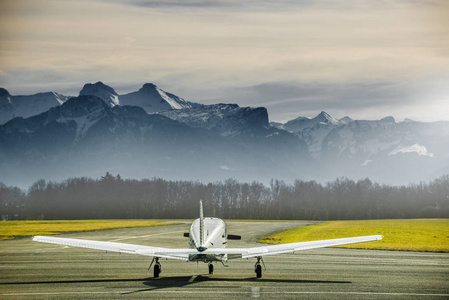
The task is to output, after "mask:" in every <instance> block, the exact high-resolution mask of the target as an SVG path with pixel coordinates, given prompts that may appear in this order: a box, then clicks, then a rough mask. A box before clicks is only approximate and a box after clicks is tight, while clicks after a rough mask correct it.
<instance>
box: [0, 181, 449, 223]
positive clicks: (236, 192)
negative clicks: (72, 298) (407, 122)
mask: <svg viewBox="0 0 449 300" xmlns="http://www.w3.org/2000/svg"><path fill="white" fill-rule="evenodd" d="M200 199H201V200H203V206H204V213H205V215H206V216H212V217H219V218H224V219H254V220H259V219H260V220H353V219H394V218H435V217H442V218H448V217H449V176H447V175H446V176H443V177H441V178H439V179H436V180H433V181H431V182H429V183H419V184H411V185H408V186H389V185H380V184H377V183H373V182H372V181H371V180H369V179H363V180H358V181H354V180H351V179H347V178H337V179H336V180H334V181H332V182H328V183H326V184H321V183H318V182H316V181H302V180H295V181H294V182H293V183H286V182H284V181H281V180H276V179H273V180H271V182H270V184H269V185H264V184H263V183H260V182H252V183H243V182H239V181H237V180H234V179H227V180H225V181H221V182H215V183H207V184H206V183H201V182H197V181H170V180H164V179H160V178H154V179H143V180H135V179H122V178H121V177H120V175H117V176H113V175H111V174H110V173H106V175H105V176H102V177H101V178H99V179H92V178H87V177H81V178H70V179H67V180H64V181H62V182H47V181H45V180H43V179H41V180H38V181H37V182H35V183H34V184H33V185H32V186H31V187H30V188H29V189H28V191H23V190H21V189H19V188H17V187H9V186H6V185H4V184H2V183H0V214H1V217H2V219H3V220H57V219H68V220H71V219H178V218H189V219H191V218H197V217H198V215H199V210H198V208H199V200H200Z"/></svg>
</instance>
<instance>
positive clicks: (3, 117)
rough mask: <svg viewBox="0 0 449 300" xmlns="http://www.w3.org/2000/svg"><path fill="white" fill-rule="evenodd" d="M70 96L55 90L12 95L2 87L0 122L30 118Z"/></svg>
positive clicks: (0, 94) (0, 93) (0, 92)
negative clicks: (17, 118) (16, 118)
mask: <svg viewBox="0 0 449 300" xmlns="http://www.w3.org/2000/svg"><path fill="white" fill-rule="evenodd" d="M68 98H70V97H68V96H64V95H61V94H58V93H55V92H46V93H38V94H34V95H27V96H12V95H10V94H9V92H8V91H7V90H6V89H3V88H0V124H4V123H6V122H7V121H9V120H11V119H12V118H15V117H23V118H28V117H31V116H34V115H37V114H40V113H42V112H44V111H47V110H49V109H50V108H52V107H55V106H59V105H61V104H62V103H64V102H65V101H66V100H67V99H68Z"/></svg>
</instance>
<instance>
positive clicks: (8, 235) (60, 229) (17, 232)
mask: <svg viewBox="0 0 449 300" xmlns="http://www.w3.org/2000/svg"><path fill="white" fill-rule="evenodd" d="M173 224H178V223H175V222H172V223H168V222H166V221H158V220H76V221H3V222H0V240H8V239H14V238H22V237H27V236H34V235H50V234H61V233H68V232H81V231H92V230H102V229H115V228H129V227H151V226H160V225H173Z"/></svg>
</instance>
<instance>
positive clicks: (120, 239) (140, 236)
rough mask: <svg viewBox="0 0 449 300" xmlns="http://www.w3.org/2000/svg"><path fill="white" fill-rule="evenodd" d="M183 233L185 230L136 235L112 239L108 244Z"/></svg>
mask: <svg viewBox="0 0 449 300" xmlns="http://www.w3.org/2000/svg"><path fill="white" fill-rule="evenodd" d="M184 231H185V230H180V231H171V232H161V233H154V234H147V235H136V236H130V237H126V238H119V239H113V240H110V242H117V241H123V240H129V239H136V238H144V237H150V236H156V235H166V234H169V233H180V232H184Z"/></svg>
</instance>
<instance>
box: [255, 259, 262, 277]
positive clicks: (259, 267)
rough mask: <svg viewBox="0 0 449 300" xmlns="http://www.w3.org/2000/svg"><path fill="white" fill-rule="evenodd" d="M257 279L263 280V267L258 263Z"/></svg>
mask: <svg viewBox="0 0 449 300" xmlns="http://www.w3.org/2000/svg"><path fill="white" fill-rule="evenodd" d="M255 271H256V277H257V278H262V266H261V265H260V264H259V263H257V264H256V270H255Z"/></svg>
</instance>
